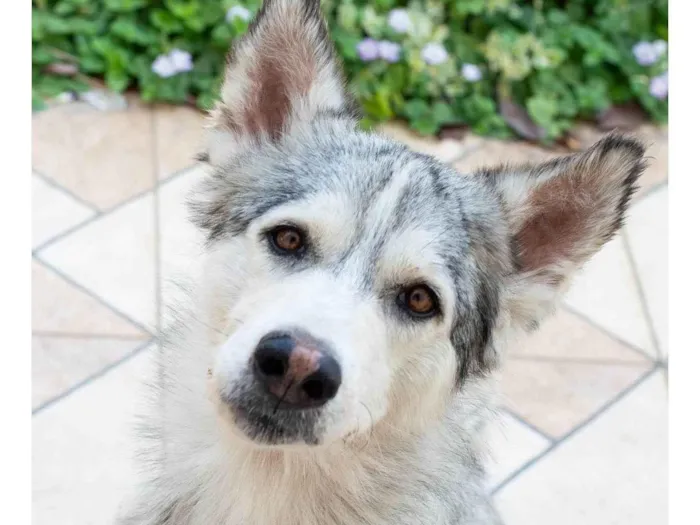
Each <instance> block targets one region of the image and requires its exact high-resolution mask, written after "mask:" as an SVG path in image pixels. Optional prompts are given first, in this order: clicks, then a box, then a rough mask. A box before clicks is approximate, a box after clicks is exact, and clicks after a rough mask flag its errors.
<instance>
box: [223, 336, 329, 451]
mask: <svg viewBox="0 0 700 525" xmlns="http://www.w3.org/2000/svg"><path fill="white" fill-rule="evenodd" d="M341 382H342V371H341V367H340V363H339V362H338V360H337V359H336V357H335V356H334V352H333V351H332V349H331V348H330V346H329V345H327V344H326V343H324V342H323V341H321V340H319V339H317V338H315V337H313V336H311V335H310V334H308V333H306V332H304V331H301V330H298V329H289V330H284V331H274V332H270V333H268V334H267V335H265V336H263V337H262V338H261V339H260V340H259V341H258V343H257V345H256V346H255V348H254V350H253V352H252V354H251V356H250V358H249V360H248V362H247V366H246V369H245V371H244V372H243V374H242V375H240V376H239V378H238V379H237V380H236V381H235V382H233V383H229V384H228V385H227V386H225V387H224V388H222V389H221V391H220V393H221V399H222V401H224V403H226V404H227V405H228V406H229V408H230V410H231V413H232V414H233V416H234V420H235V423H236V426H237V427H238V428H239V429H241V430H243V432H244V433H245V434H246V435H247V436H248V437H249V438H251V439H253V440H254V441H257V442H260V443H267V444H291V443H298V442H304V443H307V444H318V442H319V435H320V434H319V433H321V432H322V431H323V421H322V419H323V418H322V413H323V411H324V409H325V405H326V404H327V403H328V402H329V401H330V400H332V399H333V398H334V397H335V396H336V394H337V393H338V390H339V388H340V385H341Z"/></svg>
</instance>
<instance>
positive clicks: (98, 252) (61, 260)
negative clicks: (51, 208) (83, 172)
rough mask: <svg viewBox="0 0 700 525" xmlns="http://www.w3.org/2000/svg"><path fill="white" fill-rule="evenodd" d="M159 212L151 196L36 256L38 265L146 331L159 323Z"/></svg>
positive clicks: (96, 222)
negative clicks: (156, 239)
mask: <svg viewBox="0 0 700 525" xmlns="http://www.w3.org/2000/svg"><path fill="white" fill-rule="evenodd" d="M154 223H155V210H154V207H153V195H152V194H148V195H145V196H143V197H140V198H138V199H137V200H135V201H133V202H130V203H128V204H126V205H124V206H122V207H120V208H119V209H117V210H115V211H113V212H111V213H108V214H105V215H104V216H101V217H99V218H97V219H96V220H95V221H93V222H91V223H90V224H88V225H87V226H85V227H84V228H81V229H80V230H78V231H76V232H74V233H72V234H71V235H68V236H66V237H65V238H63V239H61V240H60V241H58V242H56V243H54V244H51V245H50V246H48V247H47V248H46V249H44V250H41V251H40V252H39V253H38V257H39V259H40V260H42V261H45V262H46V263H48V264H49V265H50V266H51V267H53V268H55V269H56V270H58V271H60V272H61V273H63V274H65V275H66V276H68V277H69V278H70V279H71V280H73V281H74V282H76V283H78V284H79V285H81V286H83V287H84V288H87V289H88V290H91V291H92V292H93V293H94V294H96V295H98V296H99V297H100V298H101V299H102V300H104V302H106V303H107V304H110V305H111V306H113V307H114V308H115V309H116V310H118V311H119V312H121V313H122V314H124V315H126V316H127V317H129V318H130V319H133V320H134V321H136V322H137V323H140V324H141V325H143V326H146V327H149V328H150V329H153V328H154V327H156V326H157V323H156V268H155V254H156V245H155V226H154Z"/></svg>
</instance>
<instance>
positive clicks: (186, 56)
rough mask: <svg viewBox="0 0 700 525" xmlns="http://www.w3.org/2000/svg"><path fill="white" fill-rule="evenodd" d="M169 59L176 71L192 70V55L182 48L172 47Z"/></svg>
mask: <svg viewBox="0 0 700 525" xmlns="http://www.w3.org/2000/svg"><path fill="white" fill-rule="evenodd" d="M170 61H171V62H172V64H173V67H174V68H175V71H176V72H177V73H184V72H185V71H191V70H192V55H191V54H190V53H188V52H187V51H183V50H182V49H173V50H172V51H171V52H170Z"/></svg>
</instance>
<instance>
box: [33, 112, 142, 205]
mask: <svg viewBox="0 0 700 525" xmlns="http://www.w3.org/2000/svg"><path fill="white" fill-rule="evenodd" d="M32 165H33V166H34V168H35V169H36V170H37V171H39V172H41V173H42V174H43V175H44V176H46V177H49V178H50V179H52V180H54V181H56V182H57V183H58V184H60V185H61V186H63V187H65V188H67V189H68V190H70V191H71V192H72V193H73V194H75V195H78V196H79V197H80V198H82V199H83V200H85V201H88V202H91V203H93V204H94V205H95V206H97V207H98V208H100V209H102V210H104V209H107V208H111V207H113V206H115V205H116V204H119V203H120V202H123V201H125V200H126V199H128V198H129V197H132V196H133V195H136V194H138V193H141V192H143V191H145V190H147V189H149V188H151V187H153V184H154V182H155V175H154V170H153V167H154V162H153V140H152V116H151V113H150V110H149V109H148V108H147V107H144V106H143V105H140V104H134V105H132V107H130V109H128V110H125V111H98V110H96V109H92V108H91V107H90V106H88V105H87V104H84V103H73V104H66V105H63V106H57V107H54V108H51V109H48V110H46V111H41V112H39V113H36V114H35V115H34V116H33V118H32Z"/></svg>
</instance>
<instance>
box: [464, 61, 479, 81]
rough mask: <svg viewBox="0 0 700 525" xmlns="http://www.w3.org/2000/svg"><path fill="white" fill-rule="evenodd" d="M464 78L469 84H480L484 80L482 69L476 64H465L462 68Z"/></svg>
mask: <svg viewBox="0 0 700 525" xmlns="http://www.w3.org/2000/svg"><path fill="white" fill-rule="evenodd" d="M462 77H464V80H466V81H467V82H478V81H479V80H481V78H482V74H481V69H479V66H477V65H474V64H464V65H463V66H462Z"/></svg>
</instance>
